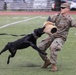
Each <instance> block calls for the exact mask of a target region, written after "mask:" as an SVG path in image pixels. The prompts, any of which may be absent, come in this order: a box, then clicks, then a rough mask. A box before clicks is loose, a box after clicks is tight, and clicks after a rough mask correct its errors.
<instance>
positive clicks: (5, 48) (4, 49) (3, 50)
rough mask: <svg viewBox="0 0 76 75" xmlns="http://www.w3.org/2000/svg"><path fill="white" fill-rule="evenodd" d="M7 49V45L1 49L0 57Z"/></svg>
mask: <svg viewBox="0 0 76 75" xmlns="http://www.w3.org/2000/svg"><path fill="white" fill-rule="evenodd" d="M8 47H9V43H8V44H7V45H6V46H5V47H4V48H3V49H2V51H1V52H0V55H1V54H2V53H3V52H5V51H7V50H8Z"/></svg>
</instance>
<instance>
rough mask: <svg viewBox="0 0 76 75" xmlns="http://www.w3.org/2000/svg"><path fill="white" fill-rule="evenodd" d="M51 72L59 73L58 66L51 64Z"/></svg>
mask: <svg viewBox="0 0 76 75" xmlns="http://www.w3.org/2000/svg"><path fill="white" fill-rule="evenodd" d="M51 71H52V72H55V71H57V66H56V64H51Z"/></svg>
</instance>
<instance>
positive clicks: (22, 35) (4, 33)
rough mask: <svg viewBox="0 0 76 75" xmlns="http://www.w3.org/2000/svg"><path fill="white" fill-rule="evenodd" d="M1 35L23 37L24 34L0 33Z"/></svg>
mask: <svg viewBox="0 0 76 75" xmlns="http://www.w3.org/2000/svg"><path fill="white" fill-rule="evenodd" d="M1 35H11V36H15V37H18V36H25V35H26V34H21V35H17V34H8V33H0V36H1Z"/></svg>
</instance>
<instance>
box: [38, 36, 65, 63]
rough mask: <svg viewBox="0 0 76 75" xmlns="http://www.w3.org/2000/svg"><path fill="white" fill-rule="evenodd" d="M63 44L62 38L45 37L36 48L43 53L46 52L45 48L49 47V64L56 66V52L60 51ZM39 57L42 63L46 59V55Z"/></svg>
mask: <svg viewBox="0 0 76 75" xmlns="http://www.w3.org/2000/svg"><path fill="white" fill-rule="evenodd" d="M63 44H64V41H63V40H62V38H52V37H47V38H46V39H44V40H42V41H41V42H40V43H39V45H38V48H40V49H41V50H42V51H43V52H46V50H47V48H48V47H50V50H51V52H50V62H51V63H54V64H56V62H57V55H58V51H60V50H61V48H62V46H63ZM39 54H40V53H39ZM40 56H41V58H42V59H43V60H44V61H46V59H48V57H47V56H46V55H42V54H40Z"/></svg>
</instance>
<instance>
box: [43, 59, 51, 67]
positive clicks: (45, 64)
mask: <svg viewBox="0 0 76 75" xmlns="http://www.w3.org/2000/svg"><path fill="white" fill-rule="evenodd" d="M50 64H51V63H50V60H49V59H47V60H45V62H44V65H43V66H42V68H47V67H48V66H49V65H50Z"/></svg>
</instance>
